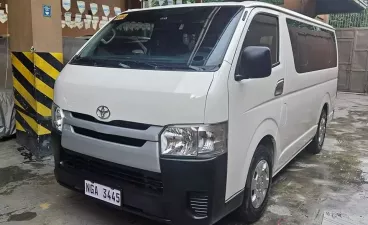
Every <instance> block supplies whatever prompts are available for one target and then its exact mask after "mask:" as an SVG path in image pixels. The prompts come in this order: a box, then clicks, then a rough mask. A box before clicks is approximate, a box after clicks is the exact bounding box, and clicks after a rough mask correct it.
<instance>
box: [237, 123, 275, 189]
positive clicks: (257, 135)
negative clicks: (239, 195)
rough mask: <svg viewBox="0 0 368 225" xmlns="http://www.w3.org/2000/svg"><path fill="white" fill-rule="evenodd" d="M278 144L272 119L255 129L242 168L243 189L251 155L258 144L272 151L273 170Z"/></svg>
mask: <svg viewBox="0 0 368 225" xmlns="http://www.w3.org/2000/svg"><path fill="white" fill-rule="evenodd" d="M278 143H279V129H278V124H277V122H276V121H275V120H273V119H266V120H264V121H263V122H262V123H261V124H260V125H259V126H258V128H257V129H256V131H255V132H254V134H253V137H252V139H251V142H250V144H249V146H248V151H247V154H246V157H245V162H244V167H243V169H242V170H243V172H242V174H243V177H242V181H243V183H244V187H245V184H246V181H247V177H248V172H249V167H250V164H251V161H252V158H253V155H254V153H255V151H256V149H257V147H258V146H259V145H260V144H265V145H267V146H270V147H271V148H270V149H272V152H271V154H272V158H273V168H272V170H273V169H274V167H275V165H276V159H277V157H278V149H279V147H278Z"/></svg>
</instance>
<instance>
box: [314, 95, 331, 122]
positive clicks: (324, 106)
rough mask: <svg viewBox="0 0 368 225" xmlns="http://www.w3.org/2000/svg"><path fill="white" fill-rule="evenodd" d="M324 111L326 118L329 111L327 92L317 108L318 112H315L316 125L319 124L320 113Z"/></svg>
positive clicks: (329, 98) (329, 103)
mask: <svg viewBox="0 0 368 225" xmlns="http://www.w3.org/2000/svg"><path fill="white" fill-rule="evenodd" d="M324 109H326V113H327V117H328V115H329V113H330V111H331V96H330V94H329V93H328V92H327V93H326V94H325V95H324V96H323V98H322V101H321V104H320V106H319V110H318V112H316V119H315V120H316V124H318V123H319V118H320V116H321V112H322V110H324Z"/></svg>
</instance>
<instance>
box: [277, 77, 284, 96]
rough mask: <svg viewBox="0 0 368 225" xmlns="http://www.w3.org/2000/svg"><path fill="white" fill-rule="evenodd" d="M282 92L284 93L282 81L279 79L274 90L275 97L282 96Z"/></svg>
mask: <svg viewBox="0 0 368 225" xmlns="http://www.w3.org/2000/svg"><path fill="white" fill-rule="evenodd" d="M283 92H284V79H281V80H279V81H277V85H276V88H275V96H279V95H282V93H283Z"/></svg>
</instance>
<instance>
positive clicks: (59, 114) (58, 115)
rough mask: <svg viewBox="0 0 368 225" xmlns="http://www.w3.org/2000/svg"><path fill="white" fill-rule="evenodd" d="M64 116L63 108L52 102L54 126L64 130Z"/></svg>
mask: <svg viewBox="0 0 368 225" xmlns="http://www.w3.org/2000/svg"><path fill="white" fill-rule="evenodd" d="M64 117H65V116H64V112H63V110H62V109H61V108H60V107H59V106H57V105H55V104H52V126H53V127H54V128H55V129H56V130H58V131H60V132H61V131H62V130H63V123H64Z"/></svg>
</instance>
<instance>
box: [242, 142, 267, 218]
mask: <svg viewBox="0 0 368 225" xmlns="http://www.w3.org/2000/svg"><path fill="white" fill-rule="evenodd" d="M271 152H272V151H271V150H270V149H269V147H267V146H265V145H262V144H260V145H259V146H258V147H257V149H256V151H255V153H254V156H253V159H252V162H251V165H250V168H249V172H248V177H247V183H246V185H245V189H244V192H245V193H244V200H243V204H242V205H241V206H240V207H239V208H238V209H237V211H236V212H235V213H236V214H237V216H238V217H239V218H240V219H241V220H242V222H246V223H254V222H256V221H258V220H259V219H260V218H261V217H262V215H263V214H264V212H265V210H266V206H267V202H268V195H269V192H270V188H271V182H272V154H271Z"/></svg>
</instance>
